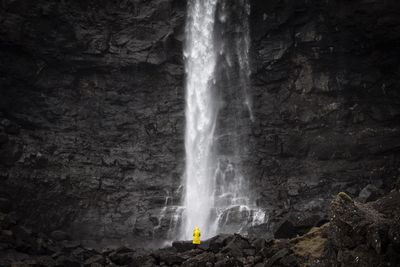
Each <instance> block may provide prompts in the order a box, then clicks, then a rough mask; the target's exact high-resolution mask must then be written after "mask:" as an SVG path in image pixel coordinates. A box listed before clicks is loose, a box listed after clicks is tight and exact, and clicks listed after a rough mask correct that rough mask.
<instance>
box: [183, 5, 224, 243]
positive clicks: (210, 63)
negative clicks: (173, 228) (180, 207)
mask: <svg viewBox="0 0 400 267" xmlns="http://www.w3.org/2000/svg"><path fill="white" fill-rule="evenodd" d="M216 6H217V0H191V1H189V3H188V19H187V25H186V47H185V51H184V56H185V60H186V66H185V71H186V132H185V151H186V168H185V177H186V179H185V200H184V207H185V210H184V213H183V222H182V237H183V238H190V237H191V236H192V231H193V229H194V227H195V226H198V227H199V228H200V229H201V230H202V232H203V233H204V235H205V236H211V235H213V234H214V231H213V230H212V229H211V228H210V216H211V208H212V207H213V206H214V198H213V189H214V188H213V187H214V180H213V176H214V170H215V165H214V151H213V148H214V131H215V125H216V119H217V113H218V110H217V106H216V103H215V97H216V95H215V77H214V74H215V73H214V72H215V67H216V61H217V60H216V51H215V46H214V38H213V34H214V22H215V11H216Z"/></svg>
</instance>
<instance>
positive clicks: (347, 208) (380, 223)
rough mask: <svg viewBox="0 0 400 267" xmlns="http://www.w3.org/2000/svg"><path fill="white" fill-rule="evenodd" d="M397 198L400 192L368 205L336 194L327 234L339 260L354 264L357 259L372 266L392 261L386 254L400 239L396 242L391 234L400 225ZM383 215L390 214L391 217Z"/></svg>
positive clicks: (399, 210) (343, 262) (399, 197)
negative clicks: (399, 223) (399, 222)
mask: <svg viewBox="0 0 400 267" xmlns="http://www.w3.org/2000/svg"><path fill="white" fill-rule="evenodd" d="M397 201H400V193H399V192H392V193H390V194H389V195H387V196H385V197H383V198H382V199H379V200H378V201H376V202H370V203H367V204H362V203H358V202H355V201H353V200H352V199H351V198H349V197H348V196H347V195H345V194H343V193H342V194H339V195H338V196H337V197H336V199H335V200H334V201H333V202H332V206H331V212H332V221H331V223H330V225H331V226H330V230H329V232H328V233H329V238H330V240H331V241H332V244H333V246H334V248H335V249H336V250H337V255H338V259H337V260H338V261H339V262H341V263H342V264H344V265H351V264H352V262H354V260H355V259H358V260H359V261H360V263H361V264H366V265H365V266H373V265H376V264H378V263H380V264H387V263H389V262H390V261H391V260H390V258H389V257H388V256H386V255H387V254H388V253H389V250H388V247H392V246H394V247H396V246H397V242H398V241H397V240H396V241H395V242H396V243H394V242H393V241H394V240H392V239H391V235H390V234H389V233H390V229H397V230H394V232H396V231H398V228H399V226H398V218H399V216H400V208H399V207H398V204H396V202H397ZM397 203H398V202H397ZM384 214H390V217H387V216H385V215H384ZM396 239H397V238H396ZM399 252H400V251H399Z"/></svg>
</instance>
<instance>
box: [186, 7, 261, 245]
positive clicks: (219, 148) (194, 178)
mask: <svg viewBox="0 0 400 267" xmlns="http://www.w3.org/2000/svg"><path fill="white" fill-rule="evenodd" d="M249 12H250V6H249V3H248V0H237V1H234V2H233V1H229V0H189V1H188V15H187V21H186V42H185V48H184V58H185V73H186V84H185V89H186V109H185V115H186V128H185V152H186V166H185V174H184V179H183V186H184V200H183V209H182V212H181V213H180V214H179V216H181V222H180V233H179V238H180V239H191V237H192V233H193V229H194V228H195V227H196V226H198V227H199V228H200V230H201V232H202V238H208V237H211V236H214V235H215V234H217V233H219V232H227V233H232V232H242V233H243V232H244V231H245V229H246V228H248V227H252V226H254V225H257V224H262V223H264V222H265V218H266V216H265V212H264V211H263V210H261V209H259V208H257V207H256V206H255V205H254V204H253V201H252V200H251V197H250V195H251V194H250V192H249V185H248V180H247V179H246V177H245V175H244V174H243V173H242V162H241V161H242V160H241V159H242V157H243V154H244V153H245V152H246V151H245V147H246V146H245V140H244V139H245V138H244V136H246V134H245V133H246V130H247V129H249V128H250V127H249V123H251V122H252V121H253V120H254V118H253V114H252V110H251V101H250V98H249V93H248V89H249V75H250V65H249V47H250V37H249V24H248V16H249Z"/></svg>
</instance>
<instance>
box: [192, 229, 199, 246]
mask: <svg viewBox="0 0 400 267" xmlns="http://www.w3.org/2000/svg"><path fill="white" fill-rule="evenodd" d="M193 244H195V245H200V229H199V227H197V226H196V228H195V229H194V231H193Z"/></svg>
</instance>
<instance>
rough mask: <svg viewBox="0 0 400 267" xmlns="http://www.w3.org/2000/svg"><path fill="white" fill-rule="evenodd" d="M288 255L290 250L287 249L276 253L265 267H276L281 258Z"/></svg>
mask: <svg viewBox="0 0 400 267" xmlns="http://www.w3.org/2000/svg"><path fill="white" fill-rule="evenodd" d="M287 254H289V250H288V249H287V248H283V249H281V250H279V251H278V252H276V253H275V254H274V255H273V256H272V257H271V258H269V259H268V260H267V262H266V263H265V267H271V266H274V264H275V263H276V262H277V261H278V260H280V259H281V258H283V257H285V256H286V255H287Z"/></svg>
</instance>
